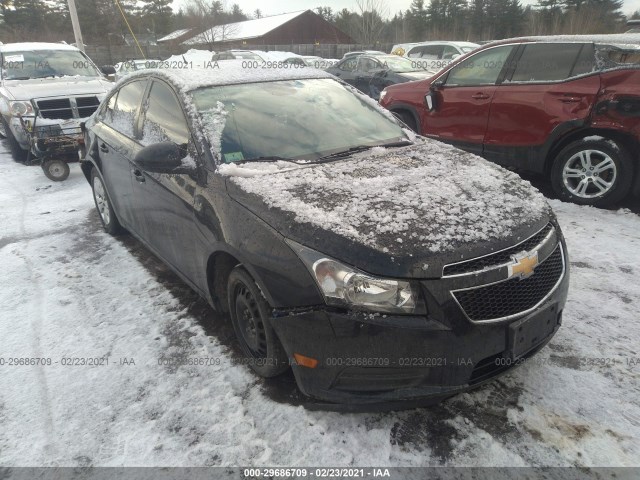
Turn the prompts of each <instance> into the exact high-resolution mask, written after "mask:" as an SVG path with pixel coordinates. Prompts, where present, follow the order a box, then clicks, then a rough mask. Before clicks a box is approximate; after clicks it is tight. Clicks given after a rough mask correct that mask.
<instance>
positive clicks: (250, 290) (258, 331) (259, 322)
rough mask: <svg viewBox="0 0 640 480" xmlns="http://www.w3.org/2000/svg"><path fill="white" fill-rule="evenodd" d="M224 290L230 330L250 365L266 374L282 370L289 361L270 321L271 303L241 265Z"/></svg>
mask: <svg viewBox="0 0 640 480" xmlns="http://www.w3.org/2000/svg"><path fill="white" fill-rule="evenodd" d="M227 292H228V296H229V297H228V301H229V313H230V315H231V323H232V324H233V330H234V331H235V333H236V337H237V339H238V342H239V343H240V348H241V349H242V351H243V353H244V354H245V355H246V357H247V359H248V360H249V362H248V363H249V366H250V367H251V369H252V370H253V371H254V372H256V373H257V374H258V375H260V376H261V377H265V378H269V377H275V376H276V375H280V374H281V373H283V372H285V371H286V370H287V369H288V368H289V361H288V358H287V354H286V352H285V351H284V348H282V344H281V343H280V340H278V337H277V336H276V334H275V332H274V330H273V328H272V327H271V323H270V322H269V316H270V315H269V313H270V312H271V307H270V306H269V304H268V303H267V301H266V300H265V298H264V297H263V296H262V293H261V292H260V289H259V288H258V286H257V285H256V283H255V282H254V281H253V278H251V275H249V273H248V272H247V271H246V270H245V269H244V268H242V267H239V266H238V267H236V268H234V269H233V270H232V271H231V274H230V275H229V280H228V283H227Z"/></svg>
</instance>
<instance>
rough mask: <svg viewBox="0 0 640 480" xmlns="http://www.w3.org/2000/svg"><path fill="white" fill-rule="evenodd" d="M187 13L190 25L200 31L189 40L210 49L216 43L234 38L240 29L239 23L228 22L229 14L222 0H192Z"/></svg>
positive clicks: (187, 6) (186, 10)
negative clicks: (209, 0) (211, 0)
mask: <svg viewBox="0 0 640 480" xmlns="http://www.w3.org/2000/svg"><path fill="white" fill-rule="evenodd" d="M185 13H186V16H187V18H188V22H189V26H191V27H192V28H193V29H194V31H196V32H199V33H198V35H196V36H195V37H193V38H192V39H191V40H189V41H188V43H189V44H191V45H205V46H206V47H207V48H208V50H213V49H214V46H215V44H216V43H218V42H224V41H226V40H228V39H230V38H233V36H234V35H235V34H236V33H237V31H238V27H237V25H235V24H233V23H228V21H229V14H227V13H226V12H225V11H224V7H223V4H222V2H220V1H214V2H211V3H207V1H206V0H190V1H189V3H188V4H187V5H186V8H185Z"/></svg>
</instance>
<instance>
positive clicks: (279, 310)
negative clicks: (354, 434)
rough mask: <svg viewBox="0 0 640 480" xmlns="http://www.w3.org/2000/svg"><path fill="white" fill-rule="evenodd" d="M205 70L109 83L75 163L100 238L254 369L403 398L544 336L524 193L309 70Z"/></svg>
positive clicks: (551, 256)
mask: <svg viewBox="0 0 640 480" xmlns="http://www.w3.org/2000/svg"><path fill="white" fill-rule="evenodd" d="M225 63H226V64H225V65H224V66H222V67H221V71H220V72H217V73H216V74H212V73H211V71H209V70H206V71H205V70H203V71H201V72H200V71H196V70H191V71H188V72H187V71H183V70H180V71H175V72H174V71H167V70H164V71H163V70H156V71H152V70H147V71H144V72H140V73H136V74H133V75H131V76H130V77H127V78H126V79H125V80H124V81H123V82H122V83H120V84H119V85H117V86H116V87H115V88H114V90H113V91H112V92H111V93H110V94H109V96H108V97H107V98H106V99H105V101H104V102H103V104H102V105H101V107H100V108H99V110H98V111H97V112H96V114H95V115H94V116H92V117H91V118H90V120H89V121H87V123H86V124H85V126H84V128H85V138H86V145H87V154H86V158H85V160H84V161H83V163H82V169H83V172H84V174H85V176H86V178H87V180H88V181H89V182H90V184H91V186H92V189H93V196H94V199H95V204H96V207H97V209H98V212H99V214H100V219H101V221H102V224H103V225H104V228H105V230H106V231H107V232H108V233H111V234H116V233H119V232H121V231H122V230H123V229H126V230H128V231H129V232H131V233H132V234H133V235H135V236H136V237H137V238H138V239H139V240H140V241H141V242H143V243H144V244H145V245H146V246H147V247H148V248H149V249H150V250H151V251H152V252H154V253H155V254H156V255H157V256H159V257H160V258H161V259H162V260H163V261H164V262H166V264H167V265H169V266H170V267H171V268H172V269H173V270H175V271H176V272H177V273H178V274H179V275H180V276H181V277H182V278H183V279H184V281H185V282H187V283H188V284H189V285H190V286H191V287H192V288H194V289H195V290H196V291H197V292H199V293H200V294H201V295H202V296H203V297H204V298H206V299H207V300H208V301H209V303H210V304H211V305H212V306H213V307H214V308H215V309H217V310H220V311H222V312H227V313H228V314H229V316H230V318H231V321H232V323H233V327H234V330H235V332H236V336H237V339H238V342H239V344H240V346H241V347H242V350H243V352H244V353H245V354H246V356H247V364H248V366H250V367H251V368H252V369H253V370H254V371H255V372H256V373H257V374H259V375H261V376H265V377H271V376H275V375H278V374H280V373H282V372H283V371H285V370H287V369H288V368H292V369H293V373H294V375H295V378H296V380H297V382H298V385H299V387H300V389H301V390H302V392H304V393H305V394H307V395H310V396H312V397H315V398H316V399H320V400H322V401H329V402H339V403H346V404H383V405H386V406H394V407H397V406H400V405H405V406H408V405H414V404H416V403H420V402H424V401H428V402H432V401H434V399H440V398H443V397H446V396H450V395H452V394H455V393H457V392H461V391H464V390H465V389H468V388H470V387H472V386H476V385H478V384H480V383H482V382H484V381H486V380H489V379H491V378H493V377H495V376H496V375H498V374H500V373H502V372H504V371H505V370H507V369H508V368H509V367H511V366H514V365H516V364H518V363H520V362H521V361H522V360H523V359H525V358H528V357H529V356H530V355H532V354H533V353H535V352H536V351H537V350H539V349H540V348H542V346H544V345H545V343H546V342H547V341H548V340H549V339H550V338H551V336H552V335H553V334H554V333H555V332H556V331H557V329H558V328H559V325H560V323H561V318H562V309H563V308H564V304H565V300H566V296H567V288H568V272H567V269H566V266H567V256H566V246H565V243H564V240H563V237H562V233H561V231H560V228H559V227H558V224H557V223H556V220H555V217H554V215H553V213H552V211H551V210H550V208H549V207H548V205H547V203H546V201H545V200H544V198H543V197H542V196H541V195H540V194H539V193H537V192H536V191H535V190H534V189H533V188H532V187H531V186H530V185H529V184H528V183H526V182H524V181H522V180H520V178H519V177H518V176H517V175H515V174H513V173H510V172H508V171H506V170H504V169H502V168H500V167H498V166H495V165H493V164H490V163H488V162H486V161H484V160H482V159H480V158H478V157H475V156H473V155H471V154H468V153H465V152H462V151H461V150H457V149H455V148H454V147H450V146H447V145H444V144H441V143H439V142H436V141H433V140H428V139H425V138H422V137H416V136H415V135H414V134H413V133H412V132H411V131H409V130H407V129H404V128H403V127H402V126H401V124H399V123H398V122H397V121H396V120H395V119H394V117H393V116H392V115H391V114H389V113H388V112H387V111H385V110H383V109H382V108H381V107H379V106H378V105H377V104H375V102H373V101H372V100H371V99H369V98H368V97H366V96H364V95H362V94H360V93H358V92H357V91H356V90H355V89H354V88H352V87H350V86H348V85H346V84H344V83H342V82H340V81H338V80H336V79H335V77H332V76H331V75H329V74H327V73H324V72H321V71H319V70H312V69H296V70H291V69H285V70H271V69H269V70H257V69H243V68H242V62H236V61H230V62H225ZM123 267H124V266H123ZM398 402H400V403H398Z"/></svg>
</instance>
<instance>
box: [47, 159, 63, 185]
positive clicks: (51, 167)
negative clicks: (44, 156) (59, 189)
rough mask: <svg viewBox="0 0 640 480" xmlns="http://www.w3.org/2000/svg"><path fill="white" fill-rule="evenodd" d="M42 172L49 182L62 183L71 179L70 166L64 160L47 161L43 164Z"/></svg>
mask: <svg viewBox="0 0 640 480" xmlns="http://www.w3.org/2000/svg"><path fill="white" fill-rule="evenodd" d="M42 170H44V174H45V175H46V176H47V178H48V179H49V180H53V181H54V182H62V181H63V180H66V179H67V178H68V177H69V172H70V169H69V164H68V163H67V162H65V161H64V160H60V159H55V160H46V161H45V162H44V163H43V164H42Z"/></svg>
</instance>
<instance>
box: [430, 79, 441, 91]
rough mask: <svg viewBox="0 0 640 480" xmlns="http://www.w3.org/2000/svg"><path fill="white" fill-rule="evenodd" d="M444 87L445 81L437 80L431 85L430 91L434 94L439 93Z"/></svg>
mask: <svg viewBox="0 0 640 480" xmlns="http://www.w3.org/2000/svg"><path fill="white" fill-rule="evenodd" d="M442 87H444V81H443V80H436V81H435V82H433V83H432V84H431V86H430V87H429V90H431V91H433V92H437V91H438V90H440V89H441V88H442Z"/></svg>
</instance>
